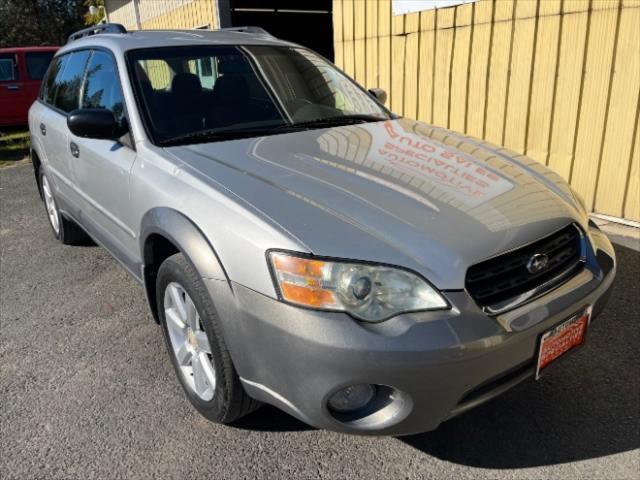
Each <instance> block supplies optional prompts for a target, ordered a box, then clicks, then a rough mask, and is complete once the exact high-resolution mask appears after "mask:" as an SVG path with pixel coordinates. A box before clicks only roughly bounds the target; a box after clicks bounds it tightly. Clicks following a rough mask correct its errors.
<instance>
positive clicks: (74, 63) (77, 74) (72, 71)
mask: <svg viewBox="0 0 640 480" xmlns="http://www.w3.org/2000/svg"><path fill="white" fill-rule="evenodd" d="M88 59H89V51H87V50H85V51H80V52H74V53H71V54H69V59H68V60H67V61H66V62H65V65H64V68H63V69H62V70H61V71H60V73H59V74H58V75H56V77H55V79H54V85H53V88H54V89H55V92H54V99H53V104H52V105H53V106H54V107H56V108H58V109H60V110H62V111H63V112H67V113H68V112H70V111H71V110H75V109H76V108H79V106H80V85H81V84H82V77H83V75H84V68H85V66H86V65H87V60H88Z"/></svg>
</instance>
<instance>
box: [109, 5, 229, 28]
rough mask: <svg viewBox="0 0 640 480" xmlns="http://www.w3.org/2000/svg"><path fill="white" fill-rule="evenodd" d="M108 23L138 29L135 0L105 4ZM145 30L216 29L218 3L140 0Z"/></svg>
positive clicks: (142, 23) (142, 26) (139, 6)
mask: <svg viewBox="0 0 640 480" xmlns="http://www.w3.org/2000/svg"><path fill="white" fill-rule="evenodd" d="M106 7H107V11H108V12H109V21H111V22H114V23H121V24H123V25H124V26H125V27H126V28H127V29H128V30H135V29H137V28H138V27H137V24H136V15H135V9H134V6H133V0H106ZM138 12H139V15H140V26H141V28H143V29H192V28H196V27H201V26H203V25H209V28H212V29H213V28H216V25H217V24H216V3H215V0H138Z"/></svg>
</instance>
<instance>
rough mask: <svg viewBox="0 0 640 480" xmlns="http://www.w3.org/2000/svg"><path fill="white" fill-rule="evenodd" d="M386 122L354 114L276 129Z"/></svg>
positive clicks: (377, 118)
mask: <svg viewBox="0 0 640 480" xmlns="http://www.w3.org/2000/svg"><path fill="white" fill-rule="evenodd" d="M384 120H387V119H386V118H382V117H376V116H375V115H364V114H353V115H341V116H339V117H327V118H316V119H314V120H309V121H307V122H298V123H293V124H290V125H282V126H281V127H276V128H285V127H290V128H300V129H305V128H308V127H333V126H336V125H355V124H358V123H369V122H382V121H384Z"/></svg>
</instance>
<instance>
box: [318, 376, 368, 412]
mask: <svg viewBox="0 0 640 480" xmlns="http://www.w3.org/2000/svg"><path fill="white" fill-rule="evenodd" d="M375 393H376V390H375V387H374V386H373V385H368V384H365V383H361V384H359V385H350V386H348V387H346V388H343V389H342V390H338V391H337V392H336V393H334V394H333V395H331V398H329V408H330V409H331V410H333V411H335V412H339V413H348V412H353V411H355V410H359V409H360V408H362V407H364V406H365V405H367V404H368V403H369V402H370V401H371V399H372V398H373V396H374V395H375Z"/></svg>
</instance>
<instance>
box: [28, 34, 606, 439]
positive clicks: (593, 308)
mask: <svg viewBox="0 0 640 480" xmlns="http://www.w3.org/2000/svg"><path fill="white" fill-rule="evenodd" d="M385 96H386V94H385V93H384V91H383V90H380V89H373V90H369V91H366V90H364V89H362V88H361V87H360V86H359V85H357V84H356V83H354V81H353V80H351V79H350V78H349V77H347V76H346V75H345V74H344V73H342V72H341V71H340V70H338V69H337V68H336V67H334V66H333V65H332V64H331V63H329V62H328V61H327V60H325V59H324V58H322V57H320V56H318V55H317V54H315V53H314V52H312V51H310V50H308V49H306V48H303V47H301V46H299V45H295V44H291V43H289V42H285V41H282V40H278V39H276V38H273V37H272V36H270V35H269V34H267V33H266V32H264V31H261V30H260V29H257V28H255V27H246V28H235V29H226V30H225V29H223V30H219V31H214V32H204V31H137V32H127V31H126V30H125V29H124V28H123V27H122V26H120V25H116V24H106V25H102V26H99V27H95V28H91V29H88V30H84V31H81V32H78V33H77V34H74V35H72V36H71V38H70V41H69V42H68V44H67V45H66V46H65V47H64V48H62V49H61V50H60V51H59V52H58V54H57V55H56V57H55V58H54V60H53V62H52V65H51V67H50V69H49V72H48V74H47V76H46V79H45V81H44V82H43V86H42V91H41V93H40V97H39V99H38V101H37V102H36V103H35V104H34V105H33V107H32V108H31V110H30V113H29V128H30V131H31V138H32V159H33V164H34V168H35V174H36V179H37V182H38V187H39V189H40V193H41V196H42V198H43V200H44V204H45V206H46V211H47V214H48V217H49V221H50V223H51V227H52V229H53V232H54V235H55V236H56V238H58V239H59V240H60V241H61V242H63V243H65V244H72V243H74V242H76V241H78V240H79V239H81V238H82V237H84V236H85V235H88V236H89V237H91V238H92V239H94V240H95V241H96V242H97V243H98V244H100V245H102V246H103V247H104V248H106V249H107V250H108V251H109V252H110V253H111V254H112V255H113V257H114V258H115V259H116V260H117V261H118V262H119V263H120V264H122V266H123V267H124V268H125V269H127V270H128V271H129V272H130V273H131V275H133V277H134V278H135V279H137V280H138V281H139V282H140V283H141V284H142V285H143V286H144V288H145V291H146V295H147V298H148V301H149V306H150V308H151V312H152V314H153V317H154V318H155V320H156V321H157V322H159V323H160V325H161V326H162V330H163V332H164V337H165V340H166V344H167V349H168V351H169V355H170V358H171V361H172V363H173V365H174V367H175V370H176V373H177V376H178V379H179V381H180V383H181V384H182V386H183V388H184V391H185V393H186V395H187V397H188V398H189V400H190V401H191V403H192V404H193V405H194V406H195V408H196V409H197V410H198V411H199V412H200V413H202V414H203V415H204V416H205V417H207V418H208V419H210V420H212V421H214V422H222V423H227V422H232V421H233V420H235V419H237V418H239V417H241V416H242V415H245V414H247V413H248V412H250V411H252V410H253V409H255V408H257V407H258V406H259V405H260V404H261V403H263V402H266V403H270V404H273V405H275V406H277V407H279V408H281V409H282V410H284V411H286V412H288V413H289V414H291V415H293V416H295V417H297V418H299V419H301V420H302V421H304V422H307V423H309V424H311V425H314V426H316V427H321V428H326V429H331V430H337V431H342V432H348V433H360V434H384V435H401V434H410V433H415V432H422V431H428V430H432V429H434V428H436V427H437V426H438V425H439V424H440V423H441V422H443V421H444V420H446V419H448V418H451V417H453V416H455V415H458V414H460V413H462V412H465V411H466V410H468V409H470V408H472V407H474V406H476V405H478V404H480V403H482V402H485V401H487V400H489V399H491V398H493V397H495V396H496V395H498V394H500V393H502V392H504V391H506V390H507V389H509V388H510V387H512V386H514V385H516V384H518V383H519V382H521V381H523V380H525V379H527V378H530V377H534V378H536V379H538V378H540V377H544V376H545V375H553V368H555V367H556V363H557V360H558V359H559V357H563V356H565V354H566V353H567V352H570V351H573V350H574V349H576V348H577V347H579V346H580V345H581V344H582V343H583V342H584V340H585V338H586V336H587V331H588V330H589V325H590V322H591V321H593V320H594V319H595V317H596V316H597V315H598V314H599V313H600V312H601V311H602V309H603V307H604V304H605V302H606V299H607V293H608V292H609V290H610V287H611V284H612V281H613V278H614V276H615V271H616V263H615V255H614V251H613V248H612V246H611V244H610V243H609V241H608V240H607V238H606V237H605V235H604V234H603V233H602V232H601V231H600V230H599V229H598V228H597V226H596V225H594V224H593V223H592V222H590V221H589V219H588V216H587V212H586V210H585V206H584V204H583V202H582V201H581V199H580V197H579V196H578V195H577V194H576V193H575V192H573V191H572V190H571V188H570V187H569V186H568V185H567V184H566V183H565V182H564V181H563V180H562V179H561V178H560V177H559V176H558V175H556V174H554V173H553V172H551V171H550V170H548V169H547V168H545V167H544V166H542V165H540V164H538V163H536V162H534V161H533V160H531V159H529V158H527V157H525V156H523V155H520V154H517V153H514V152H510V151H507V150H505V149H503V148H500V147H496V146H493V145H490V144H488V143H486V142H484V141H481V140H476V139H473V138H470V137H466V136H464V135H461V134H458V133H455V132H452V131H449V130H445V129H443V128H437V127H434V126H431V125H427V124H424V123H421V122H417V121H414V120H409V119H404V118H400V117H398V116H397V115H394V114H393V113H391V112H390V111H389V110H388V109H386V108H385V107H384V102H385ZM132 321H133V320H132ZM564 361H565V360H563V362H564ZM566 361H569V362H570V361H571V359H570V358H569V359H567V360H566ZM561 363H562V362H561ZM552 367H553V368H552ZM560 368H561V365H560ZM585 374H586V372H585Z"/></svg>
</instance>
